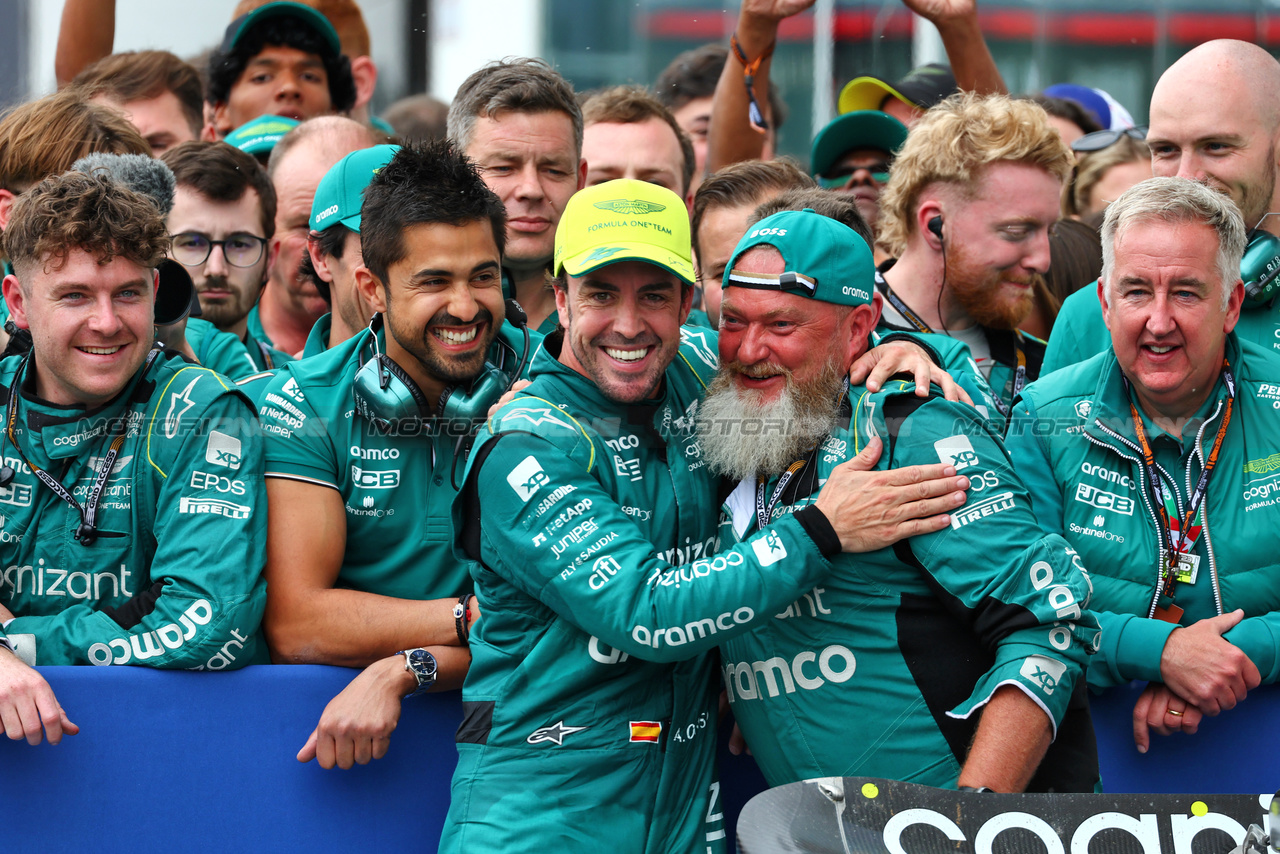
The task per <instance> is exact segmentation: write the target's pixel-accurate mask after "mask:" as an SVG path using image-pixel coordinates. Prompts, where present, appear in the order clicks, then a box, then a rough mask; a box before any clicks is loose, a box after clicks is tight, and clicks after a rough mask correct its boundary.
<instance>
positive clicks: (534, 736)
mask: <svg viewBox="0 0 1280 854" xmlns="http://www.w3.org/2000/svg"><path fill="white" fill-rule="evenodd" d="M584 729H590V727H585V726H565V725H564V721H556V722H555V723H553V724H552V725H551V726H544V727H541V728H539V729H535V730H534V731H533V732H532V733H530V734H529V737H528V738H526V739H525V741H527V742H528V743H529V744H542V743H544V742H548V741H549V742H551V743H552V744H554V745H555V746H556V747H561V746H563V745H564V737H565V736H566V735H573V734H574V733H575V732H582V731H583V730H584Z"/></svg>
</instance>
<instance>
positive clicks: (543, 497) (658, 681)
mask: <svg viewBox="0 0 1280 854" xmlns="http://www.w3.org/2000/svg"><path fill="white" fill-rule="evenodd" d="M682 335H683V336H684V338H685V344H684V346H682V347H681V350H680V354H679V356H678V357H677V358H676V360H675V361H674V362H673V363H672V365H671V367H670V368H668V370H667V372H666V374H665V377H664V381H663V388H662V391H661V393H660V395H659V396H658V398H657V399H656V400H653V401H649V402H646V403H644V404H638V405H630V406H628V405H621V404H617V403H614V402H612V401H610V400H608V399H606V398H605V397H604V396H603V395H602V394H601V393H600V391H599V390H598V389H597V388H596V386H595V385H594V383H592V382H591V381H590V380H588V379H587V378H585V377H583V376H581V375H579V374H577V373H575V372H573V371H571V370H569V369H568V368H566V367H564V366H563V365H561V364H560V363H559V362H558V361H556V359H555V355H553V354H552V353H549V352H546V351H545V350H544V351H541V352H539V354H538V356H537V359H536V362H535V365H534V371H533V377H534V382H533V385H532V386H530V387H529V388H527V389H525V391H524V392H523V393H521V394H520V395H519V396H517V398H516V399H515V400H514V401H512V402H511V403H509V404H508V405H507V406H505V407H504V408H503V409H502V410H500V411H499V412H498V413H497V415H496V416H495V417H494V418H492V419H490V422H489V424H488V425H487V427H486V428H485V429H483V430H481V432H480V435H479V437H478V439H477V441H476V447H475V450H474V451H473V452H472V455H471V458H470V461H469V463H468V478H467V481H466V485H465V486H464V487H463V490H462V492H461V493H460V494H459V496H458V499H457V501H456V502H455V504H454V520H455V525H456V527H457V529H458V532H459V540H460V548H461V549H462V551H464V552H465V553H466V555H467V556H469V557H472V558H475V559H477V562H475V563H473V564H472V574H473V576H474V578H475V586H476V596H477V597H478V599H479V600H480V604H481V611H482V613H483V614H484V617H483V618H482V619H481V620H480V621H479V623H477V625H476V627H475V629H474V630H473V631H472V635H471V656H472V658H471V668H470V670H469V671H468V673H467V680H466V684H465V686H464V688H463V692H462V698H463V709H464V720H463V723H462V725H461V727H460V728H459V730H458V735H457V741H458V766H457V771H456V772H455V774H454V778H453V787H452V797H451V801H450V807H449V814H448V817H447V818H446V821H445V828H444V835H443V838H442V840H441V843H440V850H441V851H446V852H460V851H556V852H566V851H568V852H591V854H597V852H599V851H600V850H602V849H604V850H608V851H610V852H611V854H625V852H652V854H660V853H661V854H667V852H694V851H696V852H699V854H701V853H702V852H704V851H707V850H712V851H715V850H719V849H720V848H721V847H722V845H723V838H724V834H725V830H724V828H723V818H722V816H721V806H720V802H719V798H718V791H719V785H718V783H717V782H715V780H714V779H713V777H714V774H713V771H714V761H715V728H716V696H717V692H718V686H717V685H716V679H715V664H714V656H713V655H712V654H711V650H712V648H713V647H714V646H715V645H716V644H718V643H720V642H721V641H723V640H724V639H725V638H726V637H727V636H729V635H731V634H734V633H738V632H742V631H744V630H746V629H748V628H750V627H752V626H755V625H758V624H759V622H760V621H761V619H763V618H764V617H766V616H767V615H768V614H771V613H773V612H774V611H776V610H777V609H778V608H780V607H782V606H783V605H784V603H786V602H789V601H791V600H792V599H794V598H795V597H796V596H797V595H799V593H800V592H801V591H803V590H807V589H809V588H810V587H812V586H813V584H814V583H816V582H817V580H818V578H820V577H821V576H822V575H824V574H825V573H826V572H827V570H828V569H829V566H830V565H829V564H828V562H827V560H826V558H825V557H824V554H828V553H834V552H835V551H838V550H839V543H838V540H836V538H835V534H834V531H832V530H831V527H830V525H829V524H828V523H827V521H826V519H825V517H823V516H822V514H821V513H820V512H817V511H816V508H815V511H814V513H811V514H807V515H797V516H788V517H787V518H786V519H783V520H781V521H780V522H779V523H778V524H777V525H774V526H773V527H772V528H771V529H770V530H769V531H767V532H766V533H765V534H763V535H761V536H758V537H756V538H754V539H753V540H751V541H750V542H748V543H743V544H742V545H740V546H738V547H737V548H735V549H734V550H732V551H730V552H726V553H723V554H719V555H716V556H715V557H712V555H713V553H714V552H715V551H716V517H717V512H716V498H715V485H716V484H715V479H714V478H713V477H712V475H711V474H710V473H709V472H708V471H707V468H706V466H705V465H704V464H703V461H702V459H701V453H702V451H701V446H700V444H699V442H698V438H697V436H696V433H695V431H694V430H693V418H694V416H695V414H696V412H697V406H698V401H699V398H700V397H701V394H702V390H703V388H704V385H705V383H706V382H707V381H708V380H709V378H710V375H711V374H712V373H713V372H714V370H715V367H716V362H717V356H716V351H715V349H714V345H713V346H711V347H708V346H706V344H705V343H695V342H706V341H707V340H708V339H707V337H706V336H707V335H710V336H711V340H712V341H713V340H714V333H712V332H710V330H691V329H689V328H687V327H686V328H685V329H684V330H682ZM691 335H694V336H698V337H697V338H691V337H690V336H691ZM548 345H549V346H551V347H552V348H554V349H555V352H556V353H558V352H559V346H558V345H559V336H553V338H551V339H548ZM815 538H816V539H815ZM783 557H785V558H786V559H785V560H782V558H783ZM766 567H769V570H768V571H765V568H766Z"/></svg>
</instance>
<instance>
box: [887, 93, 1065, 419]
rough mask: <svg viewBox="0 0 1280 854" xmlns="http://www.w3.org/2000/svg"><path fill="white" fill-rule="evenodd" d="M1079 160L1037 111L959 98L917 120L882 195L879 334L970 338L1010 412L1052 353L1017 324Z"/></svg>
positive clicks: (998, 100)
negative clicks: (1074, 162)
mask: <svg viewBox="0 0 1280 854" xmlns="http://www.w3.org/2000/svg"><path fill="white" fill-rule="evenodd" d="M1071 163H1072V160H1071V152H1070V151H1069V150H1068V149H1067V147H1066V145H1065V144H1063V142H1062V138H1061V137H1060V136H1059V135H1058V132H1057V131H1056V130H1054V128H1053V126H1052V125H1050V124H1049V122H1048V116H1047V115H1046V113H1045V112H1044V110H1043V109H1041V108H1040V107H1039V106H1037V105H1035V104H1033V103H1031V102H1029V101H1015V100H1012V99H1010V98H1007V97H1004V96H989V97H976V96H973V95H958V96H955V97H953V98H950V99H948V100H947V101H944V102H943V103H941V104H939V105H938V106H936V107H934V108H933V109H932V110H930V111H929V112H928V113H927V114H926V115H925V116H924V118H922V119H921V120H920V121H919V122H917V123H916V124H915V126H914V127H913V128H912V130H911V134H910V136H908V137H907V142H906V144H905V145H903V147H902V150H901V151H900V152H899V153H898V157H897V159H896V160H895V161H894V164H893V175H892V178H891V179H890V181H889V185H888V187H886V189H885V192H884V194H883V195H882V196H881V197H880V223H879V230H878V231H877V241H878V243H879V245H880V246H881V248H883V249H884V250H885V251H886V252H888V253H889V254H890V255H891V256H893V258H894V259H896V260H892V261H889V262H886V263H885V264H884V265H882V266H881V270H880V274H879V275H877V277H876V288H877V290H879V291H880V293H881V294H882V295H883V297H884V300H885V306H884V316H883V317H882V318H881V322H880V329H881V330H882V331H886V330H911V331H919V332H935V333H941V334H944V335H950V336H951V337H953V338H956V339H959V340H961V341H963V342H964V343H965V344H967V345H968V346H969V350H970V352H971V354H972V356H973V359H974V361H975V362H976V364H977V368H978V369H979V370H980V371H981V372H982V374H983V376H985V377H986V378H987V380H988V381H989V382H990V384H991V388H992V389H993V390H994V391H995V393H996V400H997V403H998V404H999V405H1000V408H1001V412H1002V413H1003V414H1005V415H1007V414H1008V407H1009V405H1010V404H1011V403H1012V401H1013V399H1014V397H1016V396H1017V394H1018V392H1019V391H1021V390H1022V387H1023V386H1024V385H1025V384H1026V383H1028V382H1030V381H1031V380H1033V379H1035V378H1036V377H1037V376H1038V375H1039V372H1040V363H1041V360H1042V359H1043V357H1044V342H1042V341H1040V340H1038V339H1036V338H1033V337H1031V336H1029V335H1026V334H1024V333H1022V332H1019V331H1018V329H1017V327H1018V324H1019V323H1021V322H1022V321H1023V320H1024V319H1025V318H1026V316H1027V315H1028V314H1029V313H1030V311H1031V307H1032V292H1033V287H1034V284H1035V281H1036V279H1037V278H1038V277H1040V276H1042V275H1043V274H1044V273H1045V272H1046V271H1047V270H1048V269H1049V228H1050V226H1052V225H1053V223H1054V222H1055V221H1056V220H1057V218H1058V199H1059V194H1060V193H1061V191H1062V182H1063V180H1065V178H1066V176H1067V175H1068V173H1069V172H1070V171H1071ZM945 367H947V368H948V369H955V368H962V367H963V366H958V365H946V366H945ZM952 372H953V373H954V372H955V371H954V370H953V371H952Z"/></svg>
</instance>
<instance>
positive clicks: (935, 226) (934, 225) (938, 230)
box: [929, 216, 942, 240]
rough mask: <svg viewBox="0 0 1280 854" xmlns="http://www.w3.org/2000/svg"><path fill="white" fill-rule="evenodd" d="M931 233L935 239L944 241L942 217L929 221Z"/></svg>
mask: <svg viewBox="0 0 1280 854" xmlns="http://www.w3.org/2000/svg"><path fill="white" fill-rule="evenodd" d="M929 231H931V232H932V233H933V236H934V237H936V238H938V239H939V240H941V239H942V217H940V216H935V217H934V218H933V219H931V220H929Z"/></svg>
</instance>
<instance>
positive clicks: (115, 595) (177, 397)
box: [0, 352, 267, 670]
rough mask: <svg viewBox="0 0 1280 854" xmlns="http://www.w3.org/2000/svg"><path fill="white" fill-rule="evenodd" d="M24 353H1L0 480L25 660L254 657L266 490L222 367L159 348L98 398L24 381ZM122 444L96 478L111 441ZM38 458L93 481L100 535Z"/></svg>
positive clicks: (89, 486) (74, 487) (189, 661)
mask: <svg viewBox="0 0 1280 854" xmlns="http://www.w3.org/2000/svg"><path fill="white" fill-rule="evenodd" d="M25 364H26V363H25V362H24V361H23V358H22V357H17V356H14V357H10V358H8V359H6V360H4V361H3V362H0V386H2V387H3V389H4V392H5V395H6V400H7V399H8V394H9V392H10V391H12V390H13V388H14V386H15V384H17V385H19V387H20V391H19V394H18V398H17V401H18V404H17V411H16V418H15V424H14V430H13V434H14V438H15V439H16V447H15V443H11V442H9V441H8V438H7V437H6V439H5V445H4V447H5V450H4V462H5V465H6V466H7V467H9V468H10V469H12V470H13V472H14V476H13V479H12V481H10V482H9V483H7V484H6V485H4V486H3V487H0V555H2V556H3V558H2V560H3V563H0V567H2V568H3V578H0V602H3V604H4V605H5V606H6V607H8V608H9V610H10V611H12V612H13V613H14V614H15V615H16V616H15V619H13V620H11V621H9V623H8V624H7V625H6V626H5V627H4V632H3V633H0V637H5V636H7V641H8V644H9V645H10V646H11V647H12V648H13V649H14V650H15V651H16V652H17V653H18V654H19V657H21V658H22V659H23V660H25V661H27V662H28V663H29V664H33V665H37V664H38V665H46V664H98V665H105V664H145V665H147V666H150V667H161V668H184V669H190V670H203V669H209V670H223V669H229V668H237V667H242V666H244V665H246V664H250V663H258V662H265V661H266V660H267V657H266V646H265V644H263V643H262V640H261V635H260V633H259V631H258V627H259V623H260V621H261V619H262V611H263V607H264V605H265V602H266V583H265V582H264V581H263V579H262V566H263V563H264V562H265V548H266V527H267V514H266V500H265V493H264V489H263V485H262V475H261V472H262V439H261V436H260V434H259V432H258V425H257V420H256V419H255V418H254V416H253V409H252V407H251V406H250V404H249V402H248V401H247V400H245V398H244V397H243V395H241V394H240V393H239V392H238V391H236V390H235V387H234V386H233V385H231V384H230V382H229V381H228V380H226V379H225V378H224V377H222V376H220V375H219V374H217V373H215V372H213V371H211V370H208V369H206V368H201V367H198V366H195V365H192V364H191V363H189V362H187V361H186V360H185V359H183V358H182V357H181V356H177V355H174V354H170V353H167V352H165V353H161V354H160V355H159V356H158V357H157V358H156V361H155V362H154V364H151V365H150V367H149V369H146V368H144V369H143V370H140V371H139V372H138V374H137V375H135V376H134V377H133V378H132V379H131V380H130V381H129V383H128V384H127V385H126V386H125V388H124V390H123V391H122V392H121V393H120V394H119V395H118V396H117V397H116V398H115V399H114V400H112V401H111V402H109V403H107V404H106V405H105V406H102V407H99V408H96V409H91V410H85V409H83V408H80V407H69V406H58V405H54V404H51V403H48V402H45V401H42V400H39V399H38V398H36V397H35V393H34V386H33V382H32V371H31V368H30V367H27V368H26V373H25V374H24V375H23V376H22V377H21V378H15V375H16V374H17V372H18V370H19V369H20V368H21V367H22V366H24V365H25ZM117 436H119V437H120V441H121V442H122V444H121V445H120V446H119V448H118V452H117V455H116V456H115V458H114V462H113V464H112V465H111V469H110V473H109V474H108V475H107V476H106V477H105V478H102V477H101V475H100V472H102V471H103V469H105V466H106V462H107V460H108V458H109V456H108V446H110V445H111V444H112V442H113V439H114V438H115V437H117ZM31 465H34V466H36V467H37V468H38V469H41V470H44V471H46V472H48V473H49V475H50V476H52V477H53V478H54V479H56V480H57V481H58V482H59V483H61V484H62V485H63V487H64V488H65V489H66V490H67V492H68V493H69V494H70V495H71V496H72V497H74V498H75V499H76V500H77V501H78V502H80V504H81V505H82V506H85V505H87V504H88V503H90V501H89V495H90V493H91V492H92V490H93V487H94V485H95V482H100V485H101V490H100V493H99V495H100V498H99V501H98V503H97V505H96V512H97V518H96V520H95V522H96V528H97V536H96V539H93V540H92V542H90V543H89V544H87V545H86V544H83V543H82V542H81V540H80V539H79V538H78V536H77V531H78V529H79V528H80V526H81V515H80V513H79V511H78V510H76V509H75V508H73V507H71V505H70V504H68V503H67V502H65V501H64V500H63V499H62V498H60V497H59V496H58V495H57V494H55V492H54V490H53V489H52V488H50V487H49V486H47V485H45V484H44V483H42V482H41V481H40V480H38V479H37V476H36V475H35V473H34V472H33V470H32V468H31Z"/></svg>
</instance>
